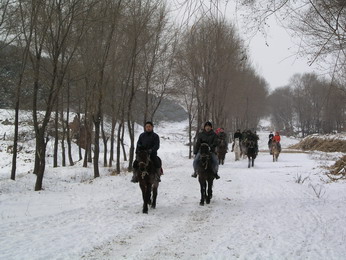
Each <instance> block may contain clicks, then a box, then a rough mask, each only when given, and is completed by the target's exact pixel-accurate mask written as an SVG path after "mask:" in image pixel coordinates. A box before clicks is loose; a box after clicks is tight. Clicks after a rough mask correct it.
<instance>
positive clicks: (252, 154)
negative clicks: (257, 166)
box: [246, 140, 257, 168]
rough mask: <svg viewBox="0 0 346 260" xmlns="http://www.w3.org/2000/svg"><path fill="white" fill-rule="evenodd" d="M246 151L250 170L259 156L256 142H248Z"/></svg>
mask: <svg viewBox="0 0 346 260" xmlns="http://www.w3.org/2000/svg"><path fill="white" fill-rule="evenodd" d="M246 150H247V152H246V155H247V158H248V160H249V163H248V168H250V166H252V167H253V166H254V163H255V159H256V156H257V149H256V142H255V141H253V140H248V141H247V142H246Z"/></svg>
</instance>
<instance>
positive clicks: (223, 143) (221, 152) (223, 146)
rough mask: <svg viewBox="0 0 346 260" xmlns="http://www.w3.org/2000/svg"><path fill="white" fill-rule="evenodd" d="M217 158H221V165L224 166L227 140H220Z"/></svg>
mask: <svg viewBox="0 0 346 260" xmlns="http://www.w3.org/2000/svg"><path fill="white" fill-rule="evenodd" d="M216 151H217V157H218V158H219V164H222V165H223V164H224V162H225V155H226V153H227V143H226V140H224V139H220V142H219V145H218V146H217V147H216Z"/></svg>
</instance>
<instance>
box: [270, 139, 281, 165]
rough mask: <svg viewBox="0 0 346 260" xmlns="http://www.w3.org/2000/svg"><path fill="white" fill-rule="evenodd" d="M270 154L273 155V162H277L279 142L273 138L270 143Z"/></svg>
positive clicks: (279, 149)
mask: <svg viewBox="0 0 346 260" xmlns="http://www.w3.org/2000/svg"><path fill="white" fill-rule="evenodd" d="M270 151H271V154H272V155H273V162H277V161H278V158H279V154H280V152H281V148H280V144H279V143H278V142H276V141H275V140H273V141H272V143H271V149H270Z"/></svg>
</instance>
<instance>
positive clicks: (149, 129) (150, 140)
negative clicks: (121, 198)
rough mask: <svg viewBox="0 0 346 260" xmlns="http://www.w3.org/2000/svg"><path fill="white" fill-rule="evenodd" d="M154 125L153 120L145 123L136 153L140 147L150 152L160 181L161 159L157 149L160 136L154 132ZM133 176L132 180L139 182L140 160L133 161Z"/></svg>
mask: <svg viewBox="0 0 346 260" xmlns="http://www.w3.org/2000/svg"><path fill="white" fill-rule="evenodd" d="M153 129H154V125H153V123H152V122H150V121H148V122H146V123H145V125H144V132H143V133H141V134H140V136H139V138H138V141H137V146H136V153H137V152H138V151H139V150H140V149H144V150H147V151H148V152H149V154H150V160H151V161H152V162H153V164H154V166H155V168H156V179H157V180H158V181H161V180H160V175H161V160H160V158H159V157H158V156H157V150H159V148H160V138H159V136H158V135H157V134H156V133H154V130H153ZM133 169H134V171H133V176H132V179H131V182H138V175H137V170H138V162H137V161H136V160H135V161H134V162H133Z"/></svg>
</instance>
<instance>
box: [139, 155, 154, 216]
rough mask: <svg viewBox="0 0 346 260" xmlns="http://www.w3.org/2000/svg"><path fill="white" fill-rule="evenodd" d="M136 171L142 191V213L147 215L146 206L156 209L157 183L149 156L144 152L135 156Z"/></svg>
mask: <svg viewBox="0 0 346 260" xmlns="http://www.w3.org/2000/svg"><path fill="white" fill-rule="evenodd" d="M136 160H137V162H138V169H136V171H137V174H138V180H139V187H140V188H141V190H142V197H143V213H148V205H151V207H152V208H153V209H154V208H156V198H157V190H158V187H159V182H158V180H157V178H156V177H155V173H156V168H155V166H154V163H153V162H152V161H151V160H150V155H149V153H148V151H146V150H140V151H138V152H137V154H136Z"/></svg>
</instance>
